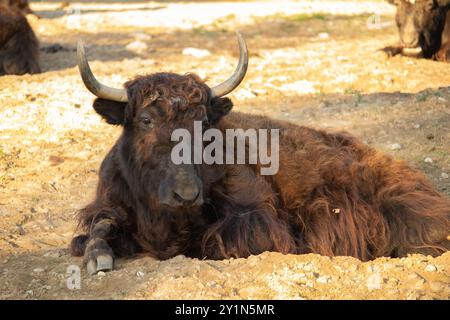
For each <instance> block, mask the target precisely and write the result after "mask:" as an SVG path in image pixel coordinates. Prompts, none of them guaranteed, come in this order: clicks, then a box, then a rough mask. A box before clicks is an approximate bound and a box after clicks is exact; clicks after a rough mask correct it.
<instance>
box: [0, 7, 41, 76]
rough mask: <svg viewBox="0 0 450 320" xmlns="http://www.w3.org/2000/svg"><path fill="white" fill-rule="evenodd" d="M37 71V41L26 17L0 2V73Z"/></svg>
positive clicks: (38, 68)
mask: <svg viewBox="0 0 450 320" xmlns="http://www.w3.org/2000/svg"><path fill="white" fill-rule="evenodd" d="M39 72H41V69H40V67H39V42H38V39H37V38H36V35H35V34H34V32H33V29H32V28H31V26H30V24H29V23H28V21H27V18H26V17H25V15H24V14H23V13H22V12H21V11H20V10H19V9H17V8H10V7H9V6H5V5H1V4H0V75H5V74H17V75H22V74H25V73H39Z"/></svg>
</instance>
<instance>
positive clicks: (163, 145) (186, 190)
mask: <svg viewBox="0 0 450 320" xmlns="http://www.w3.org/2000/svg"><path fill="white" fill-rule="evenodd" d="M237 38H238V43H239V62H238V65H237V67H236V69H235V71H234V72H233V74H232V75H231V76H230V77H229V78H228V79H227V80H225V81H224V82H222V83H220V84H219V85H216V86H214V87H211V88H210V87H208V86H207V85H206V84H205V83H204V82H203V81H201V80H200V78H198V77H197V76H195V75H193V74H188V75H185V76H180V75H177V74H173V73H156V74H153V75H150V76H145V77H138V78H136V79H135V80H132V81H129V82H127V83H126V84H125V89H123V88H121V89H118V88H112V87H109V86H106V85H104V84H102V83H100V82H99V81H98V80H97V79H96V78H95V76H94V74H93V73H92V71H91V68H90V67H89V63H88V61H87V58H86V52H85V49H84V45H83V43H82V42H81V41H80V42H78V48H77V57H78V67H79V69H80V74H81V78H82V79H83V82H84V84H85V85H86V88H87V89H89V91H91V92H92V93H93V94H95V95H96V96H97V97H98V99H96V100H95V102H94V109H95V110H96V111H97V112H98V113H99V114H100V115H101V116H102V117H103V118H104V119H105V120H106V121H107V122H108V123H110V124H116V125H123V128H124V129H123V134H122V136H121V138H120V140H119V142H118V144H117V148H118V149H116V150H118V155H119V157H118V162H119V165H120V171H121V173H122V176H123V177H124V178H125V179H126V180H127V183H128V186H129V187H130V189H131V192H132V193H133V194H134V195H135V196H136V197H137V198H138V200H139V203H142V202H144V206H147V207H150V210H161V208H165V209H167V208H169V209H172V210H178V209H184V208H198V207H199V206H201V205H202V204H203V199H204V198H205V197H204V195H205V194H206V193H207V190H209V189H210V187H211V185H212V184H213V183H214V182H215V181H217V180H218V179H220V178H221V172H222V174H223V170H219V169H218V167H217V166H207V165H201V164H198V165H194V164H192V163H194V162H197V163H198V162H199V161H192V160H193V158H194V157H193V156H192V153H193V151H194V152H196V153H197V155H199V153H198V151H199V150H198V149H202V147H201V143H202V142H201V140H203V139H202V138H201V137H200V139H198V135H199V134H200V135H202V132H199V133H198V132H197V133H196V134H194V128H197V127H198V124H199V123H200V122H201V123H202V124H203V125H202V126H200V127H201V128H202V129H203V130H206V129H208V127H210V126H214V125H215V124H216V123H217V122H218V121H219V120H220V118H222V117H223V116H224V115H226V114H227V113H228V112H229V111H230V110H231V107H232V103H231V101H230V99H228V98H222V97H224V96H225V95H226V94H228V93H230V92H231V91H233V90H234V89H235V88H236V87H237V86H238V85H239V83H240V82H241V81H242V80H243V79H244V76H245V73H246V72H247V66H248V50H247V45H246V44H245V40H244V38H243V37H242V35H241V34H240V33H237ZM177 129H180V130H177ZM175 130H177V132H176V133H175V134H177V133H181V132H183V135H182V136H181V137H178V139H181V140H182V141H181V142H180V141H172V134H173V133H174V131H175ZM195 131H198V130H195ZM200 131H201V129H200ZM195 136H197V137H195ZM186 140H187V141H188V143H186ZM199 140H200V148H198V147H197V148H194V147H193V144H194V145H197V146H198V143H196V142H197V141H199ZM178 143H182V145H183V147H182V148H180V150H181V153H183V154H182V155H180V156H179V157H178V159H177V161H175V159H174V157H173V156H172V154H173V153H174V152H173V150H174V147H175V145H177V144H178ZM186 144H187V145H188V146H189V147H190V148H189V147H188V148H186V147H185V146H186ZM189 149H190V150H189ZM177 150H178V149H177ZM184 153H186V154H188V153H191V157H190V158H191V160H190V161H186V158H187V157H186V156H185V155H184ZM179 158H182V161H178V160H180V159H179ZM116 159H117V158H116ZM196 159H198V157H196ZM178 163H182V164H178ZM200 163H202V161H200Z"/></svg>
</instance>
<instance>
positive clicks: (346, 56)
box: [0, 0, 450, 299]
mask: <svg viewBox="0 0 450 320" xmlns="http://www.w3.org/2000/svg"><path fill="white" fill-rule="evenodd" d="M32 8H33V9H34V10H35V11H36V13H37V14H38V15H39V16H40V17H41V19H37V18H36V17H34V16H29V20H30V23H31V24H32V25H33V27H34V29H35V30H36V33H37V35H38V37H39V38H40V40H41V46H42V47H43V48H48V47H49V46H52V45H55V44H60V45H61V46H62V48H63V50H60V51H58V52H56V53H50V52H47V53H46V52H42V56H41V64H42V67H43V71H44V72H43V73H42V74H39V75H33V76H29V75H26V76H5V77H1V78H0V100H1V102H2V103H1V105H0V299H17V298H26V299H35V298H38V299H54V298H63V299H70V298H77V299H79V298H81V299H86V298H93V299H97V298H127V299H128V298H131V299H133V298H144V299H161V298H175V299H176V298H195V299H197V298H220V299H221V298H231V299H241V298H243V299H247V298H269V299H271V298H293V299H327V298H333V299H366V298H372V299H380V298H387V299H434V298H437V299H448V298H450V270H449V269H450V253H446V254H444V255H442V256H441V257H438V258H431V257H426V256H422V255H413V256H409V257H407V258H402V259H389V258H381V259H377V260H375V261H372V262H367V263H362V262H360V261H358V260H357V259H354V258H349V257H336V258H333V259H330V258H328V257H321V256H318V255H304V256H292V255H288V256H286V255H281V254H277V253H264V254H262V255H260V256H255V257H250V258H248V259H236V260H226V261H198V260H192V259H188V258H185V257H182V256H179V257H175V258H173V259H171V260H168V261H162V262H160V261H156V260H154V259H151V258H148V257H140V258H136V259H130V260H119V261H118V262H117V265H116V270H115V271H113V272H110V273H107V274H100V275H97V276H94V277H88V276H87V275H86V272H84V270H82V281H81V290H69V289H68V288H67V287H66V279H67V275H66V270H67V267H68V266H69V265H80V264H81V259H79V258H73V257H70V256H69V255H68V252H67V250H66V247H67V244H68V242H69V240H70V238H71V236H72V235H73V233H74V229H75V221H74V213H75V212H76V211H77V210H78V209H80V208H81V207H83V206H84V205H85V204H87V203H88V202H89V201H90V200H91V199H92V197H93V194H94V190H95V185H96V179H97V173H98V167H99V164H100V162H101V160H102V158H103V157H104V155H105V153H106V152H107V151H108V149H109V148H110V147H111V145H112V144H113V142H114V140H115V139H116V137H117V136H118V134H119V133H120V129H119V128H114V127H110V126H107V125H106V124H104V123H103V122H102V121H101V120H100V118H99V117H98V116H97V115H96V114H95V112H94V111H93V110H92V107H91V103H92V100H93V96H92V95H91V94H90V93H89V92H87V90H86V89H85V88H84V87H83V85H82V83H81V80H80V78H79V76H78V71H77V69H76V68H75V63H76V61H75V48H76V40H77V39H79V38H82V39H84V40H85V42H86V45H87V49H88V54H89V58H90V61H92V64H91V65H92V67H93V69H94V70H95V73H96V75H98V76H99V77H100V78H101V79H102V81H103V82H105V83H108V84H111V85H116V86H119V85H120V84H121V83H123V82H124V81H126V80H127V79H130V78H131V77H133V76H135V75H138V74H145V73H151V72H156V71H173V72H178V73H186V72H196V73H198V74H199V75H201V76H202V77H204V78H206V81H207V83H209V84H211V85H214V84H215V83H218V82H220V81H222V80H223V79H224V78H226V77H227V76H228V75H229V74H230V73H231V72H232V70H233V68H234V65H235V63H236V58H237V50H236V40H235V37H234V35H233V31H234V30H235V29H239V30H241V32H242V33H243V35H244V36H245V38H246V39H247V42H248V46H249V48H250V51H251V60H250V68H249V72H248V76H247V78H246V80H245V81H244V82H243V84H242V85H241V86H240V87H239V88H238V89H237V90H236V91H235V92H233V93H232V94H231V98H232V99H233V101H234V102H235V108H236V110H240V111H244V112H248V113H255V114H265V115H268V116H271V117H274V118H279V119H288V120H291V121H293V122H295V123H298V124H301V125H308V126H313V127H318V128H326V129H329V130H342V129H344V130H348V131H350V132H352V133H354V134H355V135H357V136H359V137H361V138H363V139H364V140H365V141H366V142H367V143H368V144H370V145H372V146H374V147H376V148H379V149H382V150H384V151H385V152H386V153H388V154H390V155H392V156H393V157H395V158H399V159H405V160H407V161H408V162H409V163H410V164H411V165H412V166H414V167H416V168H418V169H420V170H423V171H424V172H425V173H426V174H427V175H428V177H429V178H430V179H431V180H432V181H433V183H434V184H435V185H436V187H437V188H438V189H439V190H440V191H441V192H443V193H445V194H447V195H450V178H449V174H450V156H449V153H450V87H449V86H450V64H444V63H440V62H434V61H427V60H422V59H414V58H411V57H395V58H391V59H388V58H386V57H385V56H384V54H383V53H381V52H379V51H378V49H380V48H382V47H383V46H386V45H390V44H393V43H395V41H396V40H397V33H396V29H395V26H394V25H393V14H394V8H393V7H392V6H390V5H388V4H386V3H384V2H382V1H358V0H353V1H259V2H253V1H240V2H238V1H230V2H225V1H215V2H204V1H189V3H181V2H174V1H154V2H146V1H145V2H144V1H130V2H127V3H123V2H118V1H98V2H95V3H92V2H88V1H80V2H72V1H68V2H67V1H64V2H59V1H47V2H41V1H34V2H33V1H32ZM373 13H376V14H379V15H380V17H381V19H380V20H378V19H372V18H371V16H372V14H373ZM370 21H378V22H379V23H378V24H373V23H369V22H370ZM186 48H195V49H201V50H207V51H206V52H205V54H206V56H202V57H196V56H192V55H188V54H186V51H184V50H185V49H186ZM47 51H48V50H47ZM183 51H184V52H185V54H183ZM191 51H192V50H191ZM188 52H189V50H188ZM194 52H195V50H194ZM425 160H426V161H425Z"/></svg>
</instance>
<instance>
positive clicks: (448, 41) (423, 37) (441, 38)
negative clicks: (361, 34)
mask: <svg viewBox="0 0 450 320" xmlns="http://www.w3.org/2000/svg"><path fill="white" fill-rule="evenodd" d="M387 1H388V2H389V3H392V4H394V5H396V6H397V13H396V16H395V21H396V24H397V28H398V32H399V38H400V43H399V44H398V45H395V46H388V47H385V48H383V49H382V51H384V52H385V53H386V54H387V55H388V56H394V55H397V54H401V53H406V52H407V51H408V50H409V49H414V48H420V49H421V55H422V57H424V58H426V59H436V60H439V61H450V0H387Z"/></svg>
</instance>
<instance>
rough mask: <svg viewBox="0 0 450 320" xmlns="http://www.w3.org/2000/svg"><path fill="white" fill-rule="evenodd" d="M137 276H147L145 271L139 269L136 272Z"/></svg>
mask: <svg viewBox="0 0 450 320" xmlns="http://www.w3.org/2000/svg"><path fill="white" fill-rule="evenodd" d="M136 276H137V277H138V278H142V277H143V276H145V273H144V272H142V271H138V272H136Z"/></svg>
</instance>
